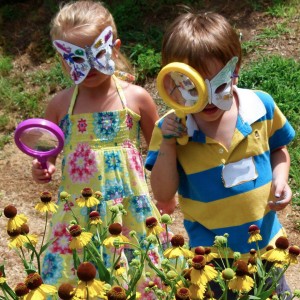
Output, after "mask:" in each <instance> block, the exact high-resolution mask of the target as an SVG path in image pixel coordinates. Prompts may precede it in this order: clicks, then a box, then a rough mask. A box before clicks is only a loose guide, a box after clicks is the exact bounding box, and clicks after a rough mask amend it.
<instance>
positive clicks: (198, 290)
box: [189, 284, 206, 299]
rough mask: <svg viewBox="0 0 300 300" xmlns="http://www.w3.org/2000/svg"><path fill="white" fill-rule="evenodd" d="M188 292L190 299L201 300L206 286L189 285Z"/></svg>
mask: <svg viewBox="0 0 300 300" xmlns="http://www.w3.org/2000/svg"><path fill="white" fill-rule="evenodd" d="M189 291H190V292H191V296H192V297H191V298H192V299H203V297H204V293H205V291H206V285H202V284H201V285H200V286H199V285H197V284H191V285H190V286H189Z"/></svg>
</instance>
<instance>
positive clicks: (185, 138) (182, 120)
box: [176, 116, 189, 145]
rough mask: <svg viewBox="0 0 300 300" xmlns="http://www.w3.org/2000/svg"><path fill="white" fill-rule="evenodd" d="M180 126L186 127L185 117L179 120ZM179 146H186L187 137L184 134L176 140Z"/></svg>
mask: <svg viewBox="0 0 300 300" xmlns="http://www.w3.org/2000/svg"><path fill="white" fill-rule="evenodd" d="M181 124H182V125H184V126H186V120H185V116H184V117H182V118H181ZM176 140H177V142H178V144H179V145H186V144H187V143H188V141H189V136H188V135H187V134H186V135H184V136H182V137H179V138H177V139H176Z"/></svg>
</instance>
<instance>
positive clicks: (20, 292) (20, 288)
mask: <svg viewBox="0 0 300 300" xmlns="http://www.w3.org/2000/svg"><path fill="white" fill-rule="evenodd" d="M15 293H16V295H17V296H18V297H22V296H25V295H26V294H28V293H29V289H28V287H27V286H26V285H25V283H23V282H21V283H18V284H17V285H16V287H15Z"/></svg>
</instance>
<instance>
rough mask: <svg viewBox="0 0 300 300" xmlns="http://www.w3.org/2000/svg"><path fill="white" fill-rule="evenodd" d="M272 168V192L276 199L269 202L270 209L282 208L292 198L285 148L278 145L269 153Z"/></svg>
mask: <svg viewBox="0 0 300 300" xmlns="http://www.w3.org/2000/svg"><path fill="white" fill-rule="evenodd" d="M271 163H272V170H273V179H272V192H273V194H274V196H275V198H276V199H278V201H276V202H270V203H269V206H270V208H271V209H272V210H276V211H278V210H282V209H284V208H285V207H286V206H287V205H288V204H289V203H290V202H291V199H292V191H291V188H290V186H289V184H288V178H289V171H290V155H289V152H288V150H287V148H286V147H285V146H284V147H280V148H278V149H276V150H274V151H273V152H272V153H271Z"/></svg>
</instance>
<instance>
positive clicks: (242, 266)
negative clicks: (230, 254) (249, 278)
mask: <svg viewBox="0 0 300 300" xmlns="http://www.w3.org/2000/svg"><path fill="white" fill-rule="evenodd" d="M235 266H236V271H235V273H236V275H237V276H244V275H248V274H249V272H248V266H247V263H246V262H245V261H243V260H238V261H236V262H235Z"/></svg>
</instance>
